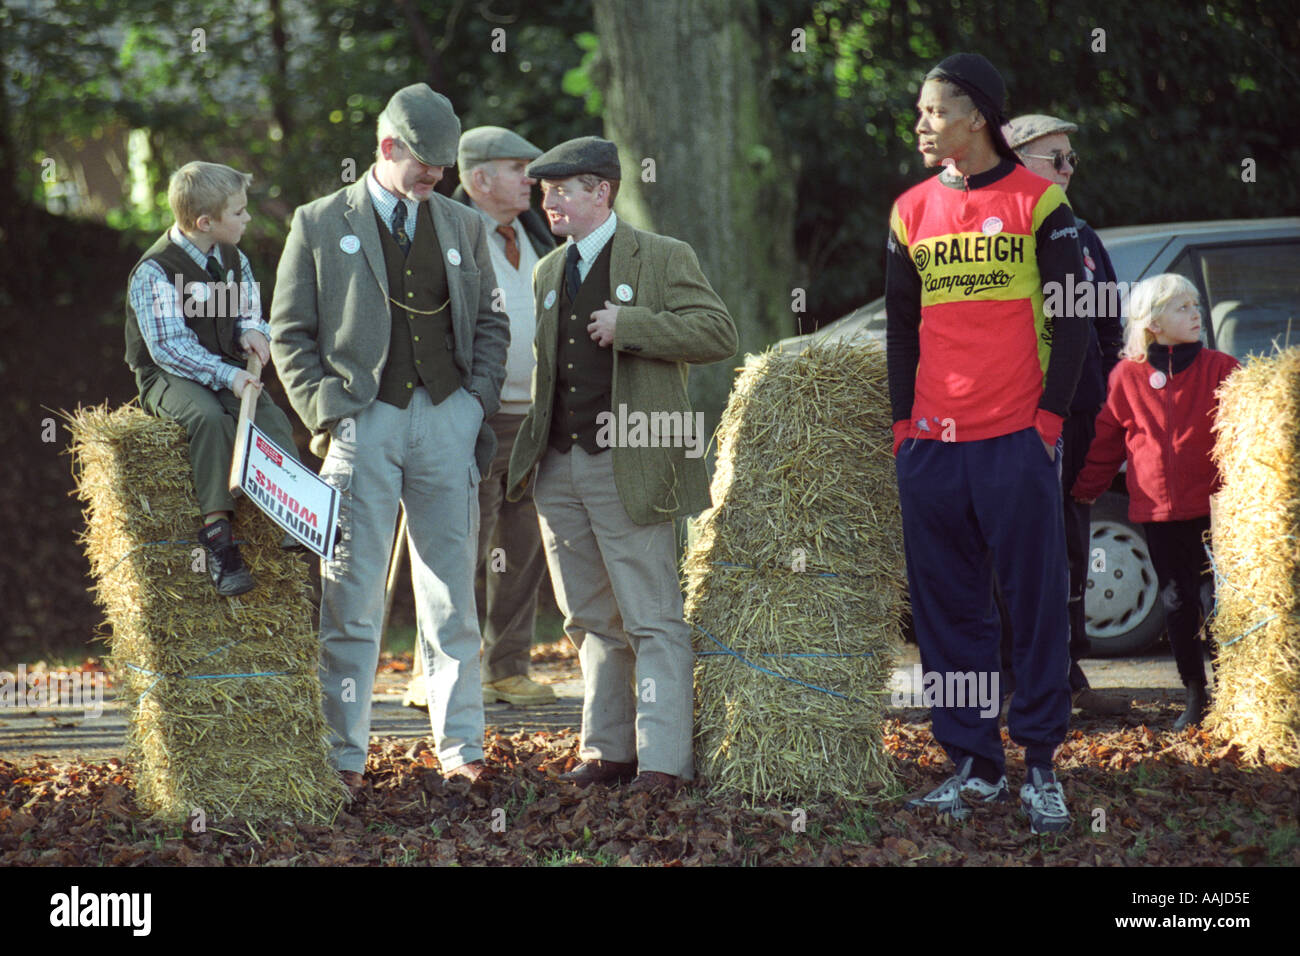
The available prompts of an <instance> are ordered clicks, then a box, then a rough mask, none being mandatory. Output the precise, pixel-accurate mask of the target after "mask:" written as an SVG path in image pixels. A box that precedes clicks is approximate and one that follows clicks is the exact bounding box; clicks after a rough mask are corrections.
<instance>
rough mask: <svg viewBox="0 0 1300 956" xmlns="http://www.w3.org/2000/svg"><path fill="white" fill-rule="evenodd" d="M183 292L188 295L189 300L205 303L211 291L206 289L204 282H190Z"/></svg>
mask: <svg viewBox="0 0 1300 956" xmlns="http://www.w3.org/2000/svg"><path fill="white" fill-rule="evenodd" d="M185 291H186V292H188V293H189V295H190V298H192V299H193V300H194V301H195V302H207V301H208V297H209V296H211V295H212V290H211V289H209V288H208V286H207V283H205V282H191V283H190V284H189V285H187V286H186V287H185Z"/></svg>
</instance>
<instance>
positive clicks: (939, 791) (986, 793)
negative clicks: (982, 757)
mask: <svg viewBox="0 0 1300 956" xmlns="http://www.w3.org/2000/svg"><path fill="white" fill-rule="evenodd" d="M974 763H975V760H974V758H973V757H965V758H963V759H962V762H961V764H960V765H958V767H957V772H956V773H955V774H953V775H952V776H951V777H949V778H948V779H947V780H945V781H944V782H943V783H941V784H939V786H937V787H935V788H934V789H933V790H931V791H930V792H929V793H927V794H924V795H922V796H917V797H913V798H912V799H911V800H908V801H907V803H906V804H904V806H906V807H907V808H908V809H911V810H934V811H935V812H936V813H940V814H944V813H946V814H948V815H949V816H951V817H952V818H953V819H954V820H965V819H967V818H968V817H969V816H970V812H971V807H970V803H968V802H967V801H970V802H972V803H997V802H999V801H1001V800H1007V799H1010V796H1011V794H1010V792H1009V791H1008V789H1007V778H1006V776H1005V775H1004V776H1003V777H1002V779H1001V780H999V781H998V782H997V783H996V784H992V783H988V782H986V781H984V780H981V779H980V778H979V777H972V776H971V775H970V771H971V766H972V765H973V764H974Z"/></svg>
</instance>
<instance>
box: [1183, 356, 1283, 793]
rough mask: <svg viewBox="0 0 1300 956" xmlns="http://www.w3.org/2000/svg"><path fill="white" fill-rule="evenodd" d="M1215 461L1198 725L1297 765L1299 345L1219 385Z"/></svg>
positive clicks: (1252, 363)
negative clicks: (1211, 665) (1212, 585)
mask: <svg viewBox="0 0 1300 956" xmlns="http://www.w3.org/2000/svg"><path fill="white" fill-rule="evenodd" d="M1215 431H1216V432H1217V433H1218V435H1217V439H1216V442H1215V447H1214V457H1215V461H1217V462H1218V465H1219V470H1220V472H1221V473H1222V474H1223V477H1224V483H1223V489H1222V491H1221V492H1220V493H1219V495H1218V498H1217V501H1216V503H1215V516H1214V524H1215V528H1214V534H1213V556H1214V567H1215V570H1216V582H1217V585H1218V588H1217V594H1216V600H1217V605H1216V609H1215V613H1214V616H1213V619H1212V621H1211V630H1212V633H1213V635H1214V638H1215V640H1217V641H1218V642H1219V651H1218V652H1219V664H1218V668H1217V673H1216V675H1215V697H1214V706H1213V709H1212V711H1211V713H1210V715H1209V717H1208V718H1207V720H1206V723H1205V727H1206V730H1207V731H1209V732H1210V733H1212V734H1214V735H1215V736H1217V737H1219V738H1221V739H1224V740H1230V741H1234V742H1236V743H1237V744H1239V745H1240V747H1241V749H1242V751H1243V752H1244V753H1245V754H1246V756H1247V757H1250V758H1254V759H1259V758H1262V759H1263V760H1265V761H1267V762H1269V763H1283V764H1287V765H1289V766H1292V767H1296V766H1300V348H1292V349H1288V350H1287V351H1284V352H1277V353H1274V354H1273V355H1269V356H1265V357H1251V358H1250V359H1248V360H1247V362H1246V364H1245V366H1243V367H1242V368H1240V369H1238V370H1237V371H1236V372H1234V373H1233V374H1232V376H1231V377H1230V378H1229V379H1228V380H1227V381H1226V382H1225V383H1224V384H1223V386H1222V388H1221V390H1220V397H1219V415H1218V420H1217V422H1216V424H1215Z"/></svg>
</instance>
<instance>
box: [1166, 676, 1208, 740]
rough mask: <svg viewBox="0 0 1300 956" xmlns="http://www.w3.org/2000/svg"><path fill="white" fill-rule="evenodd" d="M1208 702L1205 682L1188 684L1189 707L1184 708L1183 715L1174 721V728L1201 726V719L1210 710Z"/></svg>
mask: <svg viewBox="0 0 1300 956" xmlns="http://www.w3.org/2000/svg"><path fill="white" fill-rule="evenodd" d="M1207 704H1208V697H1207V695H1206V693H1205V684H1203V683H1199V684H1188V685H1187V707H1186V709H1184V710H1183V714H1182V716H1181V717H1179V718H1178V719H1177V720H1175V721H1174V730H1183V729H1185V728H1187V727H1197V726H1200V723H1201V719H1202V718H1203V717H1205V712H1206V710H1208V707H1207V706H1206V705H1207Z"/></svg>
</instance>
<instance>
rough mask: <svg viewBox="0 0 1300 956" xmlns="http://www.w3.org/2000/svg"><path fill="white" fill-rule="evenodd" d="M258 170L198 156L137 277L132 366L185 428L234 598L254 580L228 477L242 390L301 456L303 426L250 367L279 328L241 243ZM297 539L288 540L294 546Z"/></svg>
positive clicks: (210, 549) (150, 403)
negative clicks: (238, 536)
mask: <svg viewBox="0 0 1300 956" xmlns="http://www.w3.org/2000/svg"><path fill="white" fill-rule="evenodd" d="M252 179H253V177H252V176H250V175H249V174H248V173H240V172H236V171H235V170H233V169H231V168H230V167H229V166H223V165H221V164H220V163H199V162H195V163H189V164H187V165H185V166H182V167H181V168H180V169H178V170H177V171H176V172H175V173H174V174H173V175H172V178H171V183H170V185H169V186H168V189H167V202H168V204H169V205H170V206H171V210H172V215H173V216H175V217H176V222H175V224H174V225H173V226H172V227H171V228H170V229H168V230H167V232H166V233H164V234H163V235H162V236H161V237H160V238H159V239H158V241H157V242H155V243H154V244H153V245H152V246H150V247H149V249H148V250H147V251H146V252H145V254H144V255H143V256H141V258H140V261H139V262H137V263H136V264H135V266H134V267H133V268H132V270H131V275H130V277H129V278H128V280H127V304H126V364H127V365H129V366H130V367H131V371H133V372H135V381H136V387H137V388H138V389H139V392H140V405H141V407H142V408H143V409H144V410H145V411H147V412H152V413H153V414H155V415H160V416H162V417H163V418H170V419H173V420H175V421H177V422H180V423H181V424H182V425H184V426H185V430H186V432H187V434H188V436H189V447H190V462H191V464H192V465H193V467H194V487H195V490H196V491H197V492H198V498H199V507H200V510H201V511H202V512H203V529H202V530H201V531H200V532H199V542H200V543H201V544H202V545H203V547H204V548H205V549H206V550H207V553H208V561H207V564H208V572H209V574H210V575H211V577H212V583H213V585H214V586H215V587H216V589H217V592H218V593H219V594H222V595H224V596H227V597H231V596H234V595H236V594H243V593H244V592H246V591H249V590H251V589H252V588H253V584H254V582H253V576H252V575H251V574H250V573H249V571H248V568H247V567H245V565H244V561H243V558H242V557H241V556H240V554H239V548H238V546H237V545H236V544H235V542H234V533H233V531H232V529H231V526H230V520H231V518H232V517H233V515H234V509H235V502H234V499H233V498H232V497H231V495H230V489H229V487H228V483H227V482H228V477H229V475H230V458H231V455H232V453H233V451H234V446H235V425H236V422H237V421H238V419H239V405H240V399H241V398H242V396H243V394H244V390H245V389H248V388H252V389H256V390H257V391H258V393H259V395H258V399H257V424H258V427H259V428H261V429H262V431H264V432H265V433H266V434H267V435H268V436H270V438H271V439H272V440H273V441H274V442H275V443H276V444H277V445H279V446H280V448H282V449H284V450H285V451H286V452H288V453H289V454H291V455H293V456H294V458H297V457H298V452H297V449H296V447H295V446H294V442H293V426H291V425H290V424H289V419H288V417H286V416H285V414H284V412H282V411H281V410H280V409H279V408H278V407H276V405H275V403H274V402H272V401H271V399H270V398H269V397H268V396H267V395H266V393H265V392H263V391H262V383H261V382H260V381H258V380H257V378H255V377H254V376H252V375H250V374H249V373H248V371H247V370H246V364H247V356H249V355H256V356H257V357H258V358H260V359H261V360H262V362H263V363H266V362H269V361H270V357H271V352H270V326H269V325H267V323H266V322H264V321H263V320H262V303H261V298H260V296H259V294H258V288H257V283H256V282H255V281H253V270H252V267H251V266H249V264H248V259H247V257H246V256H245V255H244V254H243V253H242V252H240V251H239V250H238V249H236V248H235V245H236V243H238V242H239V240H240V237H241V236H243V234H244V226H245V225H247V224H248V222H249V219H250V218H251V217H250V216H249V215H248V209H247V206H248V195H247V192H246V190H247V188H248V184H249V183H250V182H252ZM291 541H292V539H291V538H290V539H286V546H288V543H289V542H291Z"/></svg>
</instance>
